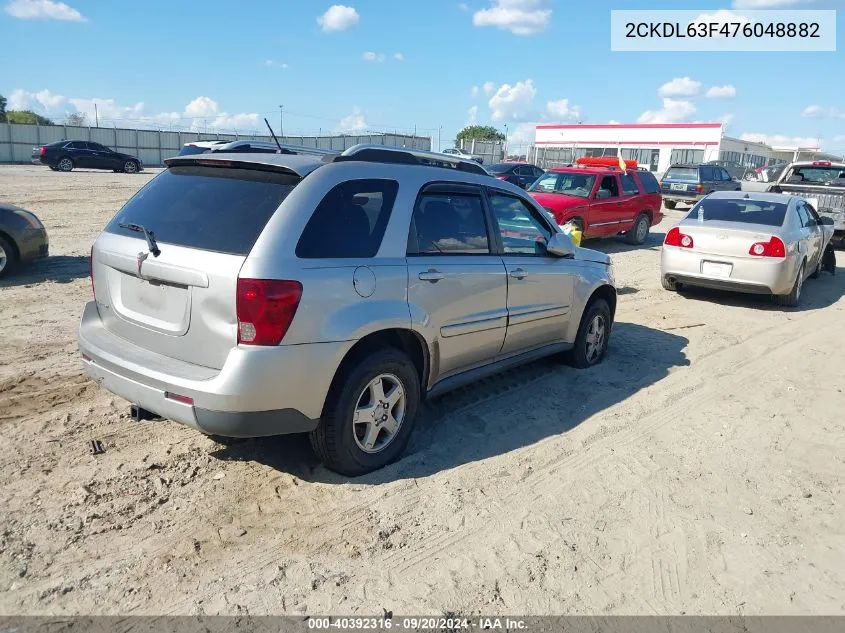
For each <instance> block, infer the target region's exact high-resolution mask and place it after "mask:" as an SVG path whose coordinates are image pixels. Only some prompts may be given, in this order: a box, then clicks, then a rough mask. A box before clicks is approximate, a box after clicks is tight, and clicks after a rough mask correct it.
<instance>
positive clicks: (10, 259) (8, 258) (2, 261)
mask: <svg viewBox="0 0 845 633" xmlns="http://www.w3.org/2000/svg"><path fill="white" fill-rule="evenodd" d="M14 264H15V250H14V247H13V246H12V245H10V244H9V243H8V242H7V241H6V240H5V239H3V238H2V237H0V278H2V277H3V276H4V275H5V274H7V273H8V272H9V271H11V270H12V267H13V266H14Z"/></svg>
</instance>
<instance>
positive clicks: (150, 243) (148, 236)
mask: <svg viewBox="0 0 845 633" xmlns="http://www.w3.org/2000/svg"><path fill="white" fill-rule="evenodd" d="M120 228H122V229H126V230H128V231H134V232H135V233H143V234H144V239H145V240H147V248H149V249H150V252H151V253H152V254H153V257H158V256H159V255H161V251H160V250H159V248H158V244H156V238H155V234H154V233H153V232H152V231H148V230H147V229H145V228H144V227H143V226H141V225H140V224H121V225H120Z"/></svg>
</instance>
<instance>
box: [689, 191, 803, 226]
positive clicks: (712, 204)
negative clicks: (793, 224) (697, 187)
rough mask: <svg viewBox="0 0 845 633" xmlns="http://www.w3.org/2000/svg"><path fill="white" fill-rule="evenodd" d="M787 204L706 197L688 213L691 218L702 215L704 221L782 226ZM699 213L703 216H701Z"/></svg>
mask: <svg viewBox="0 0 845 633" xmlns="http://www.w3.org/2000/svg"><path fill="white" fill-rule="evenodd" d="M786 209H787V205H786V204H783V203H781V202H764V201H762V200H745V199H725V198H705V199H704V200H702V201H701V202H699V203H698V204H697V205H695V206H694V207H693V208H692V209H690V212H689V214H688V215H687V217H688V218H690V219H693V220H695V219H697V218H699V217H702V218H703V219H702V221H703V222H739V223H740V224H763V225H765V226H782V225H783V219H784V217H786ZM699 213H700V214H701V216H699Z"/></svg>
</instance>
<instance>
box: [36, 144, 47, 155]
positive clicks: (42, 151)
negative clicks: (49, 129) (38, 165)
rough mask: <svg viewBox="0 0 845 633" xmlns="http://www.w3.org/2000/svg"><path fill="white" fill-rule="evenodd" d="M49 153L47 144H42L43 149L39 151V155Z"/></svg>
mask: <svg viewBox="0 0 845 633" xmlns="http://www.w3.org/2000/svg"><path fill="white" fill-rule="evenodd" d="M46 153H47V147H46V146H45V145H42V146H41V151H39V152H38V155H39V156H44V154H46Z"/></svg>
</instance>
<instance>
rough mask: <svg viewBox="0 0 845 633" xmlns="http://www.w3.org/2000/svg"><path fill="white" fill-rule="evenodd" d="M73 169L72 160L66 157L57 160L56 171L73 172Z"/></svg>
mask: <svg viewBox="0 0 845 633" xmlns="http://www.w3.org/2000/svg"><path fill="white" fill-rule="evenodd" d="M73 167H74V165H73V159H71V158H69V157H67V156H65V157H63V158H61V159H59V162H58V163H56V169H58V170H59V171H65V172H67V171H73Z"/></svg>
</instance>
